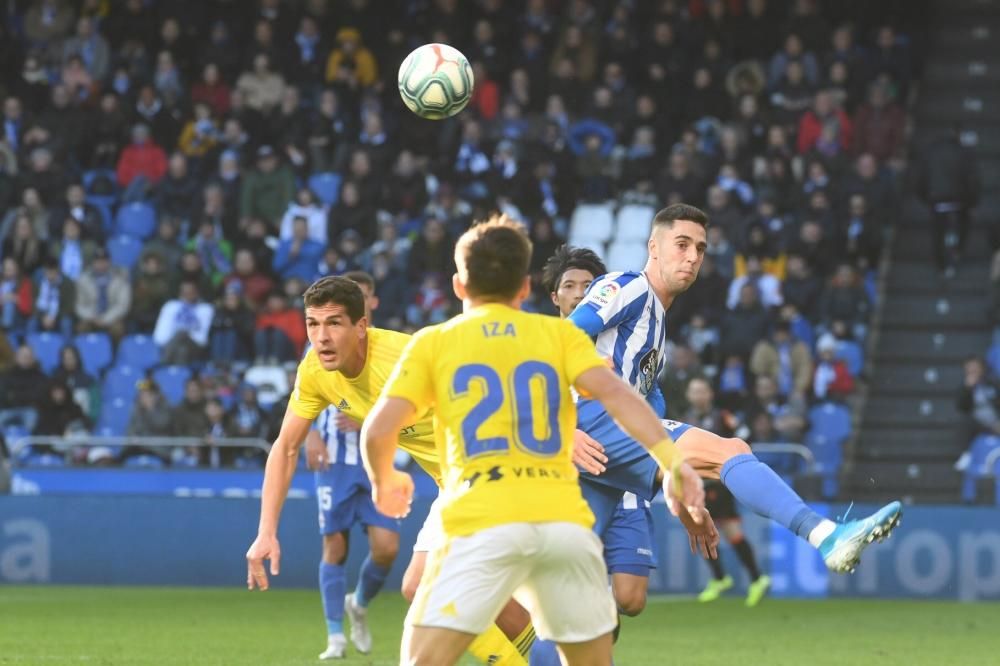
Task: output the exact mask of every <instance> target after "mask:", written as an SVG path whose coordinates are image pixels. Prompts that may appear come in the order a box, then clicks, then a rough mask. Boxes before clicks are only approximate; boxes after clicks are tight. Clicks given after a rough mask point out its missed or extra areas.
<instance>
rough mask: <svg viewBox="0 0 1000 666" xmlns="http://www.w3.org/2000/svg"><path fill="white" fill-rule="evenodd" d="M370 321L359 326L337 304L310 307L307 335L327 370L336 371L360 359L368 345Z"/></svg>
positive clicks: (308, 309) (360, 321) (361, 322)
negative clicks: (366, 335)
mask: <svg viewBox="0 0 1000 666" xmlns="http://www.w3.org/2000/svg"><path fill="white" fill-rule="evenodd" d="M367 324H368V322H367V320H366V319H365V318H364V317H362V318H361V319H359V320H358V321H357V322H355V323H351V318H350V317H349V316H347V308H345V307H344V306H343V305H339V304H337V303H330V304H329V305H321V306H318V307H308V308H306V333H307V334H308V336H309V342H310V344H312V347H313V349H314V350H315V351H316V356H317V357H318V358H319V362H320V365H322V366H323V369H324V370H328V371H335V370H340V369H341V368H343V367H344V364H345V363H348V362H350V360H351V359H354V358H356V357H357V354H358V350H359V349H360V347H361V345H362V344H364V340H365V338H364V336H365V329H366V327H367Z"/></svg>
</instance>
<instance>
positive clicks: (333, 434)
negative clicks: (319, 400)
mask: <svg viewBox="0 0 1000 666" xmlns="http://www.w3.org/2000/svg"><path fill="white" fill-rule="evenodd" d="M338 413H339V412H338V410H337V408H336V407H335V406H333V405H330V406H329V407H327V408H326V409H324V410H323V411H322V412H320V414H319V416H317V417H316V420H315V421H313V428H314V429H315V430H316V431H317V432H318V433H319V435H320V437H322V438H323V441H324V442H326V454H327V457H328V459H329V461H330V464H329V466H328V467H327V468H326V469H325V470H317V471H316V473H315V478H316V490H317V492H318V493H320V492H327V493H332V495H331V497H332V501H333V504H334V505H337V504H338V503H340V502H342V501H343V500H344V499H345V498H346V497H348V496H349V495H351V494H352V493H354V492H358V491H359V490H361V491H370V490H371V483H370V482H369V481H368V474H367V473H366V472H365V467H364V465H363V464H362V463H361V450H360V449H359V448H358V441H359V438H358V435H359V433H357V432H344V431H342V430H337V414H338ZM324 488H326V489H328V490H325V491H324V490H323V489H324Z"/></svg>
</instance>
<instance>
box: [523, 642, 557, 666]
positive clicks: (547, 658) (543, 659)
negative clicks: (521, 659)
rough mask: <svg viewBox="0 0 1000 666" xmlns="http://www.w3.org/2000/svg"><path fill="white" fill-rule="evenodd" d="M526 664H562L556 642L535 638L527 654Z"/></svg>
mask: <svg viewBox="0 0 1000 666" xmlns="http://www.w3.org/2000/svg"><path fill="white" fill-rule="evenodd" d="M528 666H562V662H561V661H560V660H559V650H557V649H556V644H555V643H554V642H552V641H543V640H542V639H541V638H536V639H535V642H534V643H532V645H531V654H529V655H528Z"/></svg>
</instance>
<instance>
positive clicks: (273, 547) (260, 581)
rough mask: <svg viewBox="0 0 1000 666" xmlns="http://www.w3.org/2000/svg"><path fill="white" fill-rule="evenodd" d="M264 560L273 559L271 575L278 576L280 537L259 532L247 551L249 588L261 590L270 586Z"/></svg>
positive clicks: (279, 567)
mask: <svg viewBox="0 0 1000 666" xmlns="http://www.w3.org/2000/svg"><path fill="white" fill-rule="evenodd" d="M264 560H270V561H271V575H272V576H277V575H278V571H279V570H280V569H281V546H280V545H279V544H278V537H275V536H265V535H263V534H258V535H257V538H256V539H254V542H253V543H252V544H250V550H248V551H247V589H248V590H252V589H254V587H257V588H259V589H260V591H261V592H263V591H264V590H266V589H267V588H268V586H269V585H268V581H267V572H266V571H265V570H264Z"/></svg>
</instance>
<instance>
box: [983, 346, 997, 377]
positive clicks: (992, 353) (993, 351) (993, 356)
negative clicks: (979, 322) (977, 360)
mask: <svg viewBox="0 0 1000 666" xmlns="http://www.w3.org/2000/svg"><path fill="white" fill-rule="evenodd" d="M986 365H988V366H990V370H991V371H992V372H993V374H995V375H1000V342H998V343H994V344H993V345H992V346H991V347H990V348H989V351H987V352H986Z"/></svg>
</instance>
